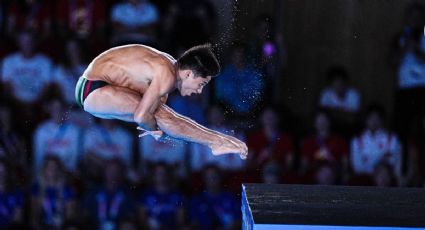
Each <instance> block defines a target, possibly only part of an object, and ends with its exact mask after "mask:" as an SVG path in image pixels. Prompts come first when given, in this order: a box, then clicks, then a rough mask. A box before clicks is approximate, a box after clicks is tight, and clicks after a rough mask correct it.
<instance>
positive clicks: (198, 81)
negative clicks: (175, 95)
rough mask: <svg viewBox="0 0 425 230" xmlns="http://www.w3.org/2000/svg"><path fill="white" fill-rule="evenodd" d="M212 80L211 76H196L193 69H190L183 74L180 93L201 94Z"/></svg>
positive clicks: (187, 94) (183, 94) (184, 94)
mask: <svg viewBox="0 0 425 230" xmlns="http://www.w3.org/2000/svg"><path fill="white" fill-rule="evenodd" d="M210 80H211V76H207V77H200V76H196V75H195V74H194V73H193V71H188V72H187V73H186V74H185V75H184V76H182V83H181V87H180V94H181V95H182V96H190V95H192V93H196V94H200V93H202V89H203V88H204V86H205V85H206V84H208V82H209V81H210Z"/></svg>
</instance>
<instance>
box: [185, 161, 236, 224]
mask: <svg viewBox="0 0 425 230" xmlns="http://www.w3.org/2000/svg"><path fill="white" fill-rule="evenodd" d="M221 179H222V175H221V171H220V170H219V168H218V167H216V166H214V165H210V166H207V167H205V169H204V174H203V182H204V191H203V192H201V193H200V194H197V195H195V196H194V197H193V199H192V201H191V206H190V207H191V210H190V219H191V225H192V227H194V228H195V229H206V230H208V229H238V228H240V222H239V220H240V219H241V213H240V207H239V205H238V201H237V200H236V198H235V197H234V195H233V194H231V193H230V192H227V191H223V190H222V187H223V186H222V184H221V182H222V181H221Z"/></svg>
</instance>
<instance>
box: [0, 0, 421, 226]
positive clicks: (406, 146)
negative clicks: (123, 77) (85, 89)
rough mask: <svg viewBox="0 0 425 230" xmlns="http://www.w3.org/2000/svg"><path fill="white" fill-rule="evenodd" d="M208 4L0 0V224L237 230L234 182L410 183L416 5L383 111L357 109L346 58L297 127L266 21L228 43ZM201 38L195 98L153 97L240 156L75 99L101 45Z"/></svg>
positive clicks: (179, 44) (417, 171) (414, 160)
mask: <svg viewBox="0 0 425 230" xmlns="http://www.w3.org/2000/svg"><path fill="white" fill-rule="evenodd" d="M220 4H223V1H218V0H216V1H213V0H197V1H190V0H122V1H118V0H105V1H101V0H58V1H54V0H14V1H12V0H5V1H1V5H0V41H1V44H2V45H1V47H0V58H1V72H0V83H1V84H0V228H6V227H9V228H15V229H25V228H33V229H96V228H97V229H172V228H174V229H240V222H241V212H240V190H241V183H246V182H255V183H286V184H298V183H302V184H321V185H364V186H388V187H389V186H393V187H397V186H404V187H423V186H424V182H425V169H424V168H425V106H424V104H423V102H424V101H425V37H424V36H423V28H424V25H425V10H424V6H423V5H420V4H412V5H410V6H409V7H408V8H407V9H406V16H405V22H404V27H403V28H400V33H399V34H396V35H394V42H393V46H392V47H390V49H391V50H392V54H391V55H390V58H389V59H390V62H391V66H393V67H394V71H397V73H398V74H397V76H398V88H397V92H396V100H395V101H396V102H395V103H396V104H395V106H394V108H395V112H394V117H395V118H394V120H389V119H388V116H387V114H389V111H385V109H384V107H383V106H382V105H379V104H370V105H364V104H363V103H362V101H363V100H362V93H361V91H360V90H358V89H356V88H355V87H353V86H352V84H351V82H350V74H349V73H348V72H347V70H346V69H347V68H346V67H344V66H330V67H329V70H328V72H327V74H326V78H327V80H328V81H327V82H328V85H327V86H326V87H324V88H323V89H322V90H321V93H320V97H319V98H318V101H317V106H316V108H315V111H316V112H315V115H314V118H313V119H312V120H311V121H304V120H300V119H299V118H298V117H296V116H294V115H292V113H291V111H289V110H288V109H286V108H285V107H284V106H283V105H279V103H278V102H279V99H278V97H279V96H278V95H279V92H278V90H276V89H278V88H279V87H278V86H276V85H277V83H278V82H279V81H278V78H279V77H280V76H279V74H280V73H281V71H279V70H280V69H282V68H284V65H285V64H284V63H285V61H284V59H285V57H284V56H285V55H284V50H282V49H281V47H283V46H282V44H279V43H280V42H282V41H281V39H280V35H279V33H278V32H277V31H276V30H275V28H274V22H273V18H272V17H270V16H267V15H260V16H258V17H257V18H255V21H254V22H253V24H252V25H253V26H252V28H251V30H252V34H253V36H252V37H251V38H250V40H249V41H241V40H236V39H235V38H234V36H233V35H232V30H231V28H230V27H226V26H223V25H226V24H230V22H229V23H226V22H228V21H224V23H223V20H230V21H231V20H232V14H231V13H230V14H228V15H226V12H227V11H225V10H223V9H222V8H220V7H219V6H220ZM221 7H223V6H221ZM227 7H228V6H226V8H227ZM219 12H220V15H219ZM223 30H225V31H223ZM217 41H219V43H217ZM207 42H211V43H212V44H213V47H214V48H215V52H216V53H217V54H218V56H219V59H220V62H221V64H222V71H221V73H220V75H219V76H218V77H217V78H215V79H214V80H213V81H212V82H211V83H210V85H209V86H208V87H207V88H208V89H206V90H205V91H206V92H205V93H204V94H203V95H195V96H191V97H181V96H179V95H175V94H172V95H170V97H169V100H168V102H167V103H168V104H169V105H170V106H171V107H172V108H173V109H174V110H176V111H177V112H178V113H181V114H183V115H185V116H188V117H190V118H192V119H193V120H195V121H197V122H198V123H200V124H202V125H204V126H206V127H208V128H211V129H214V130H217V131H220V132H224V133H227V134H230V135H233V136H236V137H238V138H239V139H241V140H243V141H245V142H246V143H247V145H248V148H249V155H248V159H247V160H246V161H243V160H241V159H240V158H239V156H238V155H236V154H229V155H221V156H213V155H212V153H211V151H210V150H209V149H208V148H206V147H205V146H201V145H198V144H193V143H187V142H183V141H181V140H176V139H170V140H167V141H161V142H158V141H155V140H154V139H153V138H151V137H143V138H140V139H139V138H138V137H137V136H138V131H137V130H136V125H135V124H129V123H124V122H120V121H116V120H101V119H96V118H94V117H92V116H91V115H89V114H87V113H85V112H84V111H82V109H81V108H79V107H78V106H77V105H76V102H75V99H74V87H75V84H76V82H77V80H78V78H79V77H80V76H81V74H82V72H83V71H84V70H85V68H86V67H87V65H88V63H89V62H90V60H91V59H93V58H94V57H95V56H96V55H98V54H99V53H100V52H102V51H104V50H106V49H108V48H110V47H113V46H117V45H124V44H131V43H141V44H146V45H150V46H153V47H155V48H158V49H159V50H163V51H165V52H168V53H170V54H171V55H173V56H175V57H178V56H179V54H181V53H182V52H183V51H185V50H186V49H188V48H190V47H191V46H193V45H198V44H202V43H207ZM377 87H379V86H377ZM377 90H379V89H377Z"/></svg>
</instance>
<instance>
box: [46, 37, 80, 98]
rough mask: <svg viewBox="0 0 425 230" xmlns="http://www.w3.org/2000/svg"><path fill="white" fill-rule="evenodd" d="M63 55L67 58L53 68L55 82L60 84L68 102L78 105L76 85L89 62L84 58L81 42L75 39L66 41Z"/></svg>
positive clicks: (63, 95)
mask: <svg viewBox="0 0 425 230" xmlns="http://www.w3.org/2000/svg"><path fill="white" fill-rule="evenodd" d="M63 56H64V59H65V60H64V61H63V62H62V63H60V64H59V65H57V66H55V68H54V69H53V73H52V75H53V82H54V83H55V84H57V85H58V86H59V88H60V91H61V92H62V97H63V98H64V99H65V101H66V103H67V104H68V105H76V102H75V93H74V91H75V85H76V84H77V81H78V78H79V77H80V76H81V75H82V74H83V72H84V70H85V69H86V67H87V63H86V60H84V58H83V51H82V50H81V46H80V43H79V42H78V41H77V40H74V39H69V40H68V41H67V42H66V46H65V55H63Z"/></svg>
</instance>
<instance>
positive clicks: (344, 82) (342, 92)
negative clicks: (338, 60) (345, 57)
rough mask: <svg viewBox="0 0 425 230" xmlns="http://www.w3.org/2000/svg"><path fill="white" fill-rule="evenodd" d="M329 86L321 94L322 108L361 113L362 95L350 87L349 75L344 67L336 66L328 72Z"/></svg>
mask: <svg viewBox="0 0 425 230" xmlns="http://www.w3.org/2000/svg"><path fill="white" fill-rule="evenodd" d="M327 75H328V82H329V86H328V87H326V88H325V89H323V90H322V92H321V94H320V106H321V107H324V108H329V109H331V110H340V111H344V112H352V113H355V112H359V109H360V94H359V93H358V92H357V90H356V89H354V88H352V87H350V86H349V85H348V81H349V79H348V74H347V71H346V70H345V68H344V67H341V66H334V67H332V68H331V69H330V70H329V72H328V74H327Z"/></svg>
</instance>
